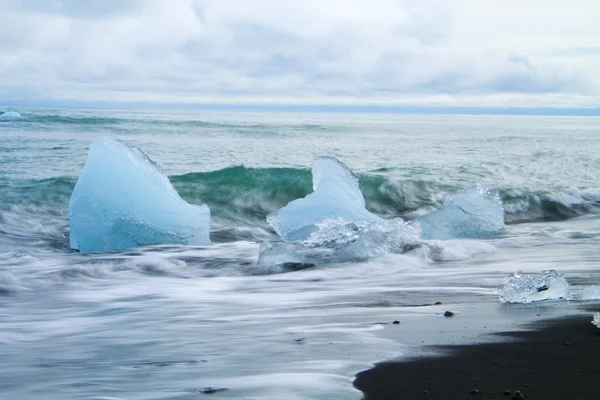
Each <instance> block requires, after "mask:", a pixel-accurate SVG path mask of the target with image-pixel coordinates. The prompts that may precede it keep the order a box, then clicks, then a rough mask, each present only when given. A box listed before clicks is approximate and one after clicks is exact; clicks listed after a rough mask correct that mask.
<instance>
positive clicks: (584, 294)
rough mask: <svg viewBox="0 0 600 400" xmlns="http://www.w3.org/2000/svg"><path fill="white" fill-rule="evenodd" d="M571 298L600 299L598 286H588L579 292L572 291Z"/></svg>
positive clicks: (599, 287)
mask: <svg viewBox="0 0 600 400" xmlns="http://www.w3.org/2000/svg"><path fill="white" fill-rule="evenodd" d="M571 300H600V286H596V285H594V286H590V287H587V288H585V289H583V290H582V291H581V292H579V293H574V294H573V295H572V296H571Z"/></svg>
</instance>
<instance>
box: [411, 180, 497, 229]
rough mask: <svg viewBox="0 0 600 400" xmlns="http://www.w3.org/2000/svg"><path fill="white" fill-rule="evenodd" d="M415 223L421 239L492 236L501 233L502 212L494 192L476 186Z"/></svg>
mask: <svg viewBox="0 0 600 400" xmlns="http://www.w3.org/2000/svg"><path fill="white" fill-rule="evenodd" d="M418 222H419V224H420V226H421V237H422V238H423V239H438V240H448V239H459V238H485V237H492V236H496V235H498V234H500V233H502V232H503V231H504V209H503V207H502V201H501V200H500V196H498V194H497V193H493V192H491V191H490V190H489V189H487V188H484V187H478V188H476V189H473V190H469V191H466V192H463V193H459V194H457V195H455V196H453V197H451V198H449V199H448V200H446V201H445V202H444V204H443V206H442V207H441V208H440V209H438V210H435V211H433V212H431V213H429V214H426V215H423V216H422V217H420V218H418Z"/></svg>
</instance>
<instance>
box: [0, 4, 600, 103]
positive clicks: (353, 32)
mask: <svg viewBox="0 0 600 400" xmlns="http://www.w3.org/2000/svg"><path fill="white" fill-rule="evenodd" d="M0 10H2V13H1V14H0V51H1V53H0V54H2V55H1V56H0V81H1V82H2V85H0V99H2V98H4V99H11V98H25V99H49V98H56V99H75V100H76V99H82V100H108V101H119V100H121V101H159V102H171V101H173V102H219V103H240V102H250V103H277V104H279V103H281V102H289V103H317V104H319V103H326V104H333V103H340V104H406V105H410V104H427V105H489V106H502V105H510V106H515V105H525V106H526V105H531V106H559V107H568V106H575V107H580V106H597V105H598V104H600V101H599V100H600V52H599V51H598V47H597V46H598V43H600V24H598V23H597V21H600V7H597V6H596V0H587V1H586V0H571V1H569V2H564V1H559V0H545V1H544V0H531V1H528V2H523V1H518V0H504V1H500V0H480V1H476V0H447V1H444V0H434V1H417V0H345V1H342V0H330V1H328V2H323V1H320V0H279V1H275V0H254V1H246V0H178V1H170V0H147V1H142V0H123V1H117V0H110V1H109V0H88V1H85V2H84V1H79V0H62V1H59V0H56V1H52V0H50V1H45V0H20V1H19V0H4V1H3V0H0Z"/></svg>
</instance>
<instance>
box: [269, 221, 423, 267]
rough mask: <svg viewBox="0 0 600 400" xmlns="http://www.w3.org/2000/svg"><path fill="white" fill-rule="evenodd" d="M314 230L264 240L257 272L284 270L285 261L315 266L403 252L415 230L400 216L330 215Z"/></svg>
mask: <svg viewBox="0 0 600 400" xmlns="http://www.w3.org/2000/svg"><path fill="white" fill-rule="evenodd" d="M315 227H316V230H315V231H313V232H312V233H311V234H310V235H309V237H308V238H306V239H305V240H303V241H295V242H291V243H263V245H262V246H261V250H260V254H259V258H258V267H259V268H260V271H259V272H260V273H273V272H284V271H285V270H289V268H286V267H285V265H286V264H290V263H292V264H300V265H304V264H312V265H315V266H320V265H325V264H330V263H339V262H349V261H363V260H367V259H370V258H374V257H379V256H382V255H384V254H387V253H404V252H406V251H407V250H409V249H412V248H413V247H414V246H415V242H416V240H417V234H416V232H415V230H414V228H413V227H412V226H411V225H407V224H406V222H404V221H403V220H402V219H393V220H382V221H378V222H364V221H359V222H349V221H346V220H344V219H341V218H330V219H326V220H325V221H322V222H318V223H315Z"/></svg>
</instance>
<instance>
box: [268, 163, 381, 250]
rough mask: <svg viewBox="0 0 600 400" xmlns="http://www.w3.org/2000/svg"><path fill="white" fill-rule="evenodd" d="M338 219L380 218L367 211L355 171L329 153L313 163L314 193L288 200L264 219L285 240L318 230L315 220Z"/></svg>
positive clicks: (321, 221) (347, 221)
mask: <svg viewBox="0 0 600 400" xmlns="http://www.w3.org/2000/svg"><path fill="white" fill-rule="evenodd" d="M330 219H338V220H342V221H344V223H356V222H380V221H382V219H381V218H379V217H378V216H376V215H375V214H372V213H371V212H369V211H367V209H366V208H365V199H364V197H363V195H362V193H361V191H360V189H359V187H358V178H357V177H356V175H354V174H353V173H352V171H350V169H348V167H346V166H345V165H344V164H342V163H341V162H340V161H339V160H338V159H336V158H335V157H331V156H323V157H317V158H316V159H315V161H314V163H313V193H310V194H309V195H307V196H306V197H304V198H302V199H297V200H293V201H291V202H289V203H288V204H287V205H286V206H285V207H283V208H281V209H279V210H278V211H276V212H274V213H271V214H269V215H268V216H267V222H268V223H269V224H270V225H271V226H272V227H273V229H275V232H277V234H278V235H279V236H281V237H282V238H283V240H284V241H286V242H293V241H296V240H305V239H307V238H308V237H309V236H310V235H311V234H312V233H314V232H316V231H318V230H319V226H318V224H320V223H323V222H324V221H325V220H330Z"/></svg>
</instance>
